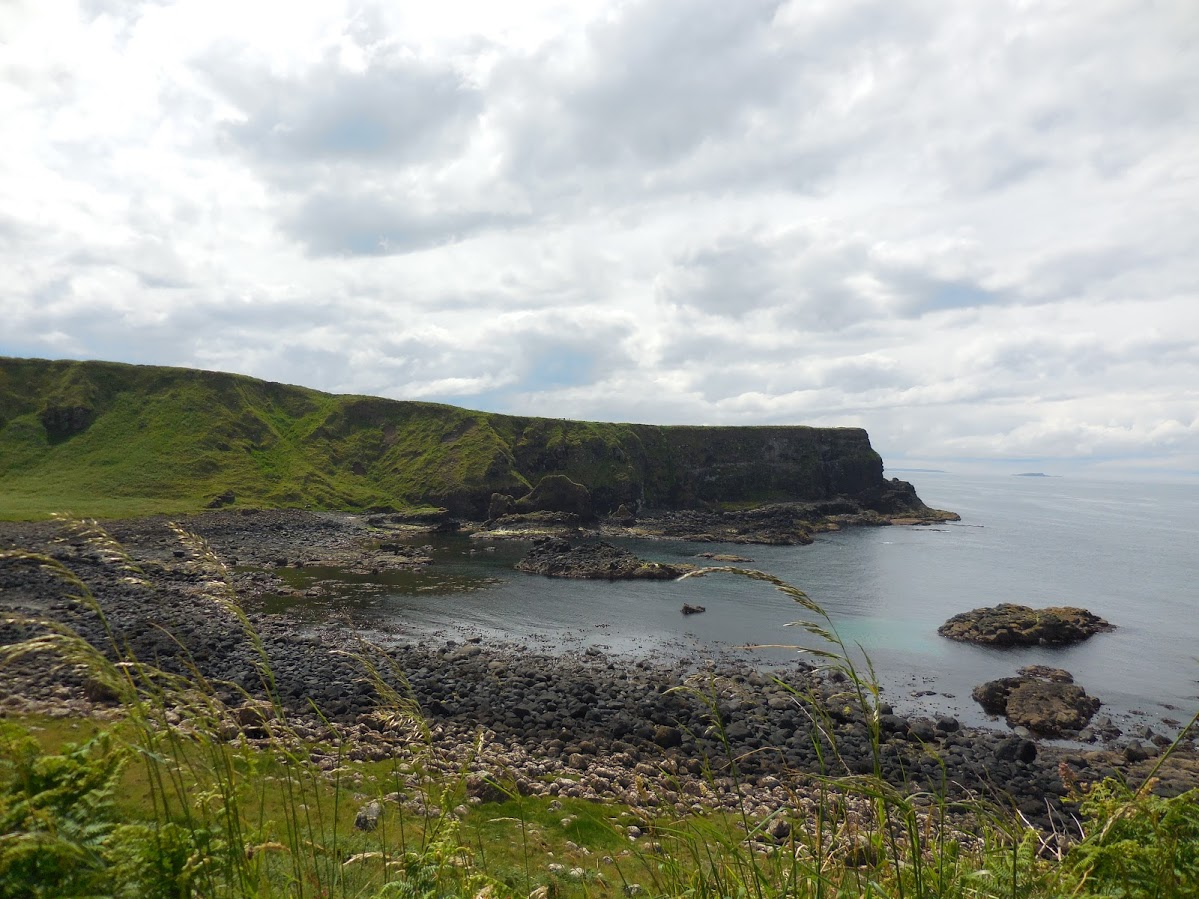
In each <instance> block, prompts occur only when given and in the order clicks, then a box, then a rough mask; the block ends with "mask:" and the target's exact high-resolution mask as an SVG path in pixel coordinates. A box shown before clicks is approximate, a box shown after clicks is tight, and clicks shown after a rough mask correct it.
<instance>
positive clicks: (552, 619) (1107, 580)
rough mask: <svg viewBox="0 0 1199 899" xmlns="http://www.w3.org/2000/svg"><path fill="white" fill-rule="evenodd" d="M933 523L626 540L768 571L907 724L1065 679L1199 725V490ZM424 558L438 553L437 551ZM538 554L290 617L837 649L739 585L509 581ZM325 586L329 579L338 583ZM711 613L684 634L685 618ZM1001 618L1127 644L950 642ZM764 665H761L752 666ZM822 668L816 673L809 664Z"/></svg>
mask: <svg viewBox="0 0 1199 899" xmlns="http://www.w3.org/2000/svg"><path fill="white" fill-rule="evenodd" d="M911 478H912V480H913V481H914V482H915V483H916V487H917V491H918V492H919V494H920V496H921V498H923V499H924V500H925V502H927V503H928V504H929V505H931V506H934V507H937V508H944V509H952V510H953V511H955V512H958V513H960V514H961V516H962V520H961V521H960V522H954V523H946V524H938V525H933V526H919V527H883V528H853V529H847V530H844V531H841V532H837V533H831V534H825V535H821V536H820V537H819V538H818V539H817V541H816V543H815V544H813V545H811V546H806V547H772V546H730V545H724V544H692V543H682V542H675V541H663V540H652V541H651V540H623V541H618V542H620V543H621V544H622V545H624V546H626V547H628V548H629V549H631V550H633V551H634V552H636V553H637V554H639V555H641V556H643V557H646V558H651V559H656V560H659V561H678V560H682V561H694V562H699V563H703V564H715V563H706V562H704V560H700V559H695V558H694V556H695V555H696V554H697V553H699V552H703V551H711V552H729V553H736V554H739V555H742V556H747V557H749V558H750V559H752V562H746V563H741V564H742V565H743V566H744V567H746V568H756V569H760V570H762V571H767V572H769V573H771V574H774V575H776V576H778V577H780V578H782V579H784V580H786V581H788V582H790V583H792V584H795V585H796V586H798V587H800V588H801V589H803V590H804V591H806V592H807V593H808V595H810V596H811V597H812V599H814V600H815V601H816V602H817V603H819V604H820V605H821V606H822V607H823V608H824V609H825V611H826V612H827V614H828V616H829V619H830V620H831V623H832V624H833V626H834V627H835V628H836V630H837V632H838V634H839V635H840V636H841V637H842V639H843V640H844V641H845V642H846V643H847V644H849V645H850V646H851V647H858V646H860V647H861V650H860V651H859V650H858V649H857V648H855V649H854V650H853V651H854V653H855V656H856V658H857V659H858V661H859V662H861V661H862V660H863V657H862V655H861V653H865V654H867V655H868V656H869V658H870V660H871V663H872V664H873V666H874V668H875V670H876V672H877V674H878V677H879V679H880V682H881V683H882V685H883V688H884V696H885V697H886V698H887V700H888V701H889V702H891V704H892V705H893V706H895V708H896V709H897V710H898V711H901V712H904V713H918V712H919V713H933V712H947V713H951V714H954V715H957V716H958V717H959V718H960V719H962V720H963V721H965V722H967V723H972V724H983V723H987V722H988V719H987V718H986V716H985V715H983V714H982V712H981V710H980V709H979V708H978V707H977V705H976V704H975V703H974V702H973V701H972V700H971V699H970V691H971V688H972V687H974V686H975V685H977V684H979V683H982V682H983V681H986V680H990V679H993V678H996V677H1002V676H1006V675H1010V674H1014V673H1015V672H1016V671H1017V669H1019V668H1020V667H1021V666H1023V665H1028V664H1033V663H1040V664H1047V665H1052V666H1054V667H1058V668H1065V669H1066V670H1068V671H1070V672H1071V673H1072V674H1073V675H1074V678H1075V682H1076V683H1079V684H1081V685H1082V686H1083V687H1085V688H1086V690H1087V691H1088V692H1089V693H1091V694H1092V695H1094V696H1098V697H1099V698H1100V699H1101V700H1102V701H1103V703H1104V708H1103V709H1102V710H1101V712H1100V714H1107V715H1110V716H1111V717H1112V718H1113V719H1114V720H1115V721H1116V722H1117V723H1119V724H1121V725H1122V726H1124V727H1125V729H1128V728H1130V727H1139V726H1142V725H1145V724H1149V725H1151V726H1154V727H1155V728H1156V729H1157V730H1158V731H1159V732H1169V731H1170V727H1169V726H1168V725H1163V724H1162V723H1161V721H1162V719H1176V720H1181V721H1184V722H1185V721H1186V720H1189V719H1190V717H1191V715H1193V714H1194V713H1195V711H1196V710H1199V587H1197V586H1196V578H1197V576H1199V515H1197V513H1199V485H1196V484H1161V483H1135V484H1134V483H1109V482H1099V481H1084V480H1076V479H1071V478H1026V477H1010V476H991V477H982V476H976V477H965V476H958V475H953V474H941V473H918V474H913V475H911ZM422 542H424V541H423V540H422ZM524 550H525V546H524V545H523V544H521V543H512V542H505V541H488V540H479V539H468V538H450V539H443V540H439V541H438V542H436V543H435V544H434V559H435V564H434V565H432V566H430V567H429V568H428V569H427V570H426V571H425V572H420V573H397V574H392V575H389V576H387V577H386V578H384V579H382V580H380V579H377V578H376V579H371V578H362V577H359V578H347V577H344V576H342V575H341V574H340V573H338V572H333V571H322V570H311V569H310V570H306V571H303V572H300V573H298V574H296V575H295V577H296V579H297V580H296V585H297V586H305V585H307V584H308V583H311V582H312V581H313V580H316V579H326V580H327V584H326V586H328V587H329V588H330V592H329V595H328V596H327V597H323V598H321V599H319V600H305V601H303V602H301V603H299V604H296V603H295V602H294V601H286V602H280V603H277V604H276V605H275V608H278V609H282V608H284V607H285V606H287V605H289V604H290V605H291V606H292V609H293V611H295V612H297V613H299V614H301V615H318V614H320V615H323V614H325V613H328V612H331V611H332V612H336V613H338V614H341V615H345V616H348V618H349V620H351V621H353V622H354V623H355V624H356V625H358V626H360V627H364V628H367V629H368V630H375V631H376V632H377V633H378V635H379V636H380V637H382V638H384V639H401V640H416V641H421V642H428V643H436V642H439V641H445V640H450V639H453V640H462V639H464V638H467V637H472V636H477V637H481V638H482V639H483V640H484V642H486V643H504V644H511V645H513V646H516V647H521V646H523V647H527V648H529V649H531V650H537V651H550V652H553V651H561V650H577V649H582V648H585V647H589V646H597V647H599V648H601V649H603V650H604V651H605V652H608V653H610V654H616V655H619V656H622V657H628V658H629V659H634V658H651V659H654V660H657V661H663V660H673V659H682V660H686V661H688V662H692V663H695V664H703V663H705V662H707V661H708V660H718V659H719V658H720V657H722V656H725V655H735V656H741V657H747V658H750V659H752V660H754V661H755V662H756V663H757V664H760V665H761V666H762V667H765V668H777V667H786V666H788V665H792V664H794V662H795V661H796V660H797V659H803V658H805V655H804V654H803V653H802V652H801V651H800V649H797V648H796V647H800V648H802V647H805V646H806V647H815V648H821V647H822V645H823V644H822V643H821V642H820V641H818V640H816V639H815V638H812V637H811V636H809V635H808V634H806V633H805V632H804V631H802V629H800V628H797V627H792V626H788V623H789V622H794V621H796V620H798V619H801V618H804V617H805V616H806V617H807V618H808V619H809V620H811V616H810V615H808V614H807V613H805V612H804V610H802V609H801V608H799V607H798V606H797V605H795V604H794V603H793V602H792V601H791V600H790V599H788V598H787V597H785V596H784V595H782V594H780V593H778V592H777V591H775V590H774V589H773V588H771V587H770V586H769V585H767V584H763V583H761V582H756V581H752V580H748V579H746V578H742V577H736V576H733V575H728V574H718V575H710V576H706V577H703V578H692V579H687V580H685V581H682V582H673V581H670V582H636V581H634V582H629V581H625V582H596V581H564V580H557V579H551V578H545V577H540V576H534V575H525V574H520V573H518V572H516V571H514V570H512V565H513V563H514V562H515V561H516V560H517V559H518V558H520V556H521V555H522V554H523V552H524ZM328 579H332V580H331V581H328ZM684 602H686V603H690V604H692V605H702V606H704V607H706V609H707V611H706V612H705V613H704V614H702V615H689V616H685V615H683V614H682V613H681V611H680V609H681V607H682V604H683V603H684ZM999 602H1015V603H1021V604H1024V605H1031V606H1046V605H1075V606H1083V607H1085V608H1088V609H1090V610H1091V611H1092V612H1095V613H1096V614H1099V615H1101V616H1103V617H1104V618H1106V619H1108V621H1110V622H1111V623H1112V624H1114V625H1116V629H1115V630H1114V631H1112V632H1110V633H1105V634H1099V635H1096V636H1095V637H1092V638H1091V639H1090V640H1088V641H1086V642H1084V643H1081V644H1078V645H1075V646H1072V647H1064V648H1049V647H1033V648H1024V649H1007V650H996V649H986V648H982V647H977V646H971V645H967V644H961V643H955V642H953V641H950V640H947V639H945V638H943V637H940V636H938V634H937V632H936V631H937V627H938V626H939V625H940V624H941V623H942V622H944V621H945V619H947V618H949V617H950V616H951V615H954V614H956V613H958V612H961V611H965V610H967V609H972V608H975V607H978V606H984V605H994V604H995V603H999ZM750 646H753V647H757V648H752V649H750V648H745V647H750ZM807 658H808V659H809V660H811V658H810V657H807Z"/></svg>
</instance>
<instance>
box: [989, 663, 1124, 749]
mask: <svg viewBox="0 0 1199 899" xmlns="http://www.w3.org/2000/svg"><path fill="white" fill-rule="evenodd" d="M1039 667H1041V666H1030V667H1029V668H1025V669H1023V670H1024V671H1025V672H1027V671H1029V670H1030V669H1031V670H1032V671H1033V673H1032V674H1028V673H1023V674H1021V675H1019V676H1018V677H1001V678H999V679H998V680H993V681H988V682H987V683H985V684H981V685H979V686H977V687H975V688H974V691H973V693H972V694H971V695H972V696H973V697H974V701H975V702H977V703H978V704H979V705H981V706H982V707H983V711H985V712H986V713H987V714H989V715H1002V716H1004V718H1005V719H1006V720H1007V723H1008V725H1009V726H1011V727H1013V728H1020V727H1025V728H1028V730H1029V731H1031V732H1032V733H1034V734H1036V735H1038V736H1042V737H1062V736H1074V735H1076V734H1077V733H1078V731H1080V730H1082V729H1083V728H1084V727H1086V726H1087V724H1088V723H1089V722H1090V720H1091V716H1092V715H1094V714H1095V712H1096V711H1098V710H1099V706H1100V705H1102V703H1101V702H1100V701H1099V700H1098V699H1096V698H1095V697H1094V696H1091V695H1089V694H1088V693H1087V691H1086V690H1084V689H1083V688H1082V687H1080V686H1078V685H1077V684H1075V683H1073V678H1072V677H1071V676H1070V674H1069V673H1068V672H1065V671H1061V670H1059V669H1044V671H1042V672H1038V671H1037V670H1036V669H1037V668H1039ZM1063 675H1064V677H1063Z"/></svg>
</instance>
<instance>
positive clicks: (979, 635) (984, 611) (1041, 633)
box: [937, 602, 1113, 646]
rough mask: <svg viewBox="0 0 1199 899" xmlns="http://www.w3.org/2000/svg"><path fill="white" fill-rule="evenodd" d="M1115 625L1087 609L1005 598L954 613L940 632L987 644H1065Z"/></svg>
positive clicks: (952, 638)
mask: <svg viewBox="0 0 1199 899" xmlns="http://www.w3.org/2000/svg"><path fill="white" fill-rule="evenodd" d="M1112 629H1113V626H1112V625H1111V624H1109V623H1108V622H1107V621H1105V620H1104V619H1102V618H1100V617H1099V616H1098V615H1095V614H1092V613H1091V612H1088V611H1087V610H1086V609H1079V608H1074V607H1072V606H1053V607H1050V608H1045V609H1034V608H1031V607H1029V606H1019V605H1014V604H1013V603H1006V602H1003V603H1000V604H999V605H997V606H987V607H985V608H981V609H972V610H971V611H969V612H962V613H961V614H960V615H954V616H953V617H952V618H950V619H949V620H948V621H946V622H945V623H944V624H943V625H941V626H940V627H939V628H937V633H938V634H940V635H941V636H943V637H948V638H949V639H950V640H960V641H962V642H965V643H978V644H981V645H984V646H1038V645H1051V646H1064V645H1067V644H1070V643H1078V642H1080V641H1082V640H1086V639H1087V638H1088V637H1090V636H1092V635H1093V634H1097V633H1099V632H1100V631H1109V630H1112Z"/></svg>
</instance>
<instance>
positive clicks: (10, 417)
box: [0, 357, 943, 542]
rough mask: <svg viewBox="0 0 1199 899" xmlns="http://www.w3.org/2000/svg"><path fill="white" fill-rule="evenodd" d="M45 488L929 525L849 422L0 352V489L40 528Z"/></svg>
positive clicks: (168, 506) (218, 498) (496, 512)
mask: <svg viewBox="0 0 1199 899" xmlns="http://www.w3.org/2000/svg"><path fill="white" fill-rule="evenodd" d="M181 421H186V423H187V425H186V428H185V429H181V428H180V427H179V426H178V424H177V423H178V422H181ZM97 472H103V483H104V490H103V491H97V490H96V484H97V483H98V482H97V480H96V478H97V477H98V475H97V474H96V473H97ZM47 483H53V484H54V485H55V502H56V503H59V504H61V506H63V507H66V508H70V509H72V510H74V511H75V512H77V513H79V514H103V515H112V514H137V513H138V512H139V511H141V510H148V509H155V510H169V511H172V512H184V511H198V510H200V509H202V508H204V507H206V506H210V505H216V506H228V507H242V506H245V507H250V508H279V507H283V508H310V509H320V510H329V511H345V510H355V511H363V512H372V513H375V514H389V513H394V512H401V511H405V510H412V509H427V508H430V507H433V508H442V509H445V510H447V511H448V512H449V513H450V514H451V515H453V516H455V517H457V518H461V519H468V520H471V521H484V520H488V519H495V518H498V517H503V516H505V515H509V514H516V515H524V514H533V513H539V512H556V513H560V514H569V515H577V516H579V518H580V519H581V520H584V521H587V520H590V519H591V518H592V517H593V516H599V517H603V516H608V515H612V514H613V513H617V515H618V517H623V518H628V517H630V516H631V515H635V516H638V517H640V516H642V514H643V513H644V512H645V511H646V510H663V511H681V510H694V511H705V512H709V513H716V512H726V511H728V510H730V509H740V510H744V509H751V508H757V507H763V506H771V505H774V504H790V503H799V504H822V503H832V504H835V505H838V506H840V507H841V508H842V509H843V511H844V513H845V514H848V515H867V516H870V515H873V516H879V517H881V518H884V519H896V518H903V519H913V520H922V519H929V518H936V516H938V515H941V514H943V513H938V512H937V511H936V510H933V509H929V508H928V507H927V506H926V505H925V504H924V503H923V502H922V501H921V500H920V498H919V497H918V496H917V495H916V492H915V490H914V489H913V487H912V485H911V484H908V483H906V482H904V481H900V480H897V479H894V478H892V479H888V478H886V477H884V476H883V460H882V458H881V457H880V456H879V454H878V453H877V452H875V450H874V448H873V447H872V446H871V444H870V437H869V436H868V435H867V433H866V431H864V430H863V429H861V428H825V427H808V426H803V425H786V426H781V425H780V426H753V427H741V426H737V427H707V426H695V427H691V426H659V425H652V424H618V423H613V422H586V421H569V420H565V419H548V418H533V417H526V416H511V415H498V414H493V413H487V412H478V411H474V410H469V409H460V408H456V407H453V406H444V405H437V404H433V403H419V402H405V401H399V400H391V399H384V398H380V397H365V396H338V395H331V394H326V393H321V392H319V391H315V390H310V389H307V388H303V387H296V386H291V385H285V384H275V383H270V382H266V381H260V380H256V379H254V378H247V377H242V376H239V375H233V374H226V373H222V372H209V371H198V370H193V369H184V368H163V367H158V366H138V365H122V364H117V363H109V362H78V361H74V360H58V361H49V360H44V359H13V358H5V357H0V495H5V496H6V497H17V496H19V497H21V506H20V511H21V514H27V515H28V516H29V517H31V518H36V517H39V516H45V515H47V514H49V513H50V512H53V511H56V510H55V509H53V508H42V507H41V505H40V497H41V496H42V495H43V492H44V485H45V484H47ZM118 499H119V503H116V500H118ZM114 508H115V509H117V510H118V511H117V512H115V513H114ZM622 508H623V510H624V511H623V512H621V510H622ZM7 511H9V513H10V514H11V513H12V511H14V510H13V509H12V508H10V509H9V510H7ZM829 514H840V513H829ZM775 530H779V531H780V533H781V534H782V535H783V537H782V538H781V539H786V540H788V541H791V542H796V538H795V537H794V535H793V532H792V531H791V530H789V529H788V528H786V527H784V528H782V529H781V530H780V529H777V528H776V529H775ZM798 542H802V540H799V541H798Z"/></svg>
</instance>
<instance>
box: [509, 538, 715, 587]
mask: <svg viewBox="0 0 1199 899" xmlns="http://www.w3.org/2000/svg"><path fill="white" fill-rule="evenodd" d="M694 568H695V566H694V565H669V564H666V563H664V562H647V561H646V560H645V559H640V558H638V557H637V556H635V555H633V554H632V553H631V552H629V551H628V550H624V549H620V548H619V547H616V546H613V545H612V544H610V543H604V542H602V541H601V542H597V543H580V544H578V545H573V544H571V542H570V541H569V540H566V539H564V538H561V537H539V538H537V539H536V540H534V541H533V546H532V548H531V549H530V550H529V552H528V555H526V556H525V557H524V558H523V559H521V560H520V561H519V562H517V563H516V569H517V571H525V572H528V573H529V574H544V575H546V576H547V577H566V578H587V579H594V580H609V581H618V580H654V581H661V580H670V579H672V578H676V577H681V576H682V575H684V574H686V573H687V572H688V571H691V570H692V569H694Z"/></svg>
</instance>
